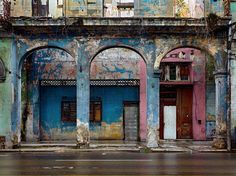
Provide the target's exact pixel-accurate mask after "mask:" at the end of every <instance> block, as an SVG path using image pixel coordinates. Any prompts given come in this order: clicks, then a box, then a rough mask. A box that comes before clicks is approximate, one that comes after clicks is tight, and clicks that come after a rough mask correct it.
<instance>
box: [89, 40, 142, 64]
mask: <svg viewBox="0 0 236 176" xmlns="http://www.w3.org/2000/svg"><path fill="white" fill-rule="evenodd" d="M111 48H126V49H130V50H132V51H134V52H135V53H137V54H138V55H139V56H140V57H141V58H142V59H143V60H144V62H145V64H147V59H146V57H145V56H144V54H143V53H141V52H139V51H138V50H137V49H135V48H133V47H131V46H129V45H123V44H117V45H109V46H102V47H101V48H99V49H98V50H97V51H96V52H95V54H94V55H93V56H92V57H91V59H90V60H89V65H91V63H92V61H93V60H94V58H95V57H96V56H97V55H98V54H99V53H101V52H103V51H105V50H107V49H111Z"/></svg>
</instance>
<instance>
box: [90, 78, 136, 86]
mask: <svg viewBox="0 0 236 176" xmlns="http://www.w3.org/2000/svg"><path fill="white" fill-rule="evenodd" d="M139 82H140V81H139V80H138V79H119V80H115V79H111V80H110V79H106V80H97V79H96V80H90V85H91V86H139Z"/></svg>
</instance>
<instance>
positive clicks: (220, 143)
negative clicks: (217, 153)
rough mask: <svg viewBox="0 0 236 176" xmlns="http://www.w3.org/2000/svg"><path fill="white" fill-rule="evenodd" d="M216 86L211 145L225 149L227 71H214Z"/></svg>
mask: <svg viewBox="0 0 236 176" xmlns="http://www.w3.org/2000/svg"><path fill="white" fill-rule="evenodd" d="M215 84H216V85H215V86H216V134H215V137H214V140H213V147H215V148H217V149H225V148H226V147H227V146H226V141H227V125H226V124H227V103H228V102H227V73H226V72H225V71H217V72H215Z"/></svg>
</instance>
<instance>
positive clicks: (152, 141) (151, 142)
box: [147, 127, 159, 148]
mask: <svg viewBox="0 0 236 176" xmlns="http://www.w3.org/2000/svg"><path fill="white" fill-rule="evenodd" d="M158 138H159V131H158V130H157V129H156V128H151V127H150V128H148V135H147V147H148V148H156V147H158Z"/></svg>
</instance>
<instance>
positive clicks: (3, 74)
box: [0, 58, 6, 82]
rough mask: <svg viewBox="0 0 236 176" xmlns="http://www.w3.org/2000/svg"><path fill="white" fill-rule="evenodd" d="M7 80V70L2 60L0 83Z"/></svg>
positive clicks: (0, 64) (0, 63) (0, 62)
mask: <svg viewBox="0 0 236 176" xmlns="http://www.w3.org/2000/svg"><path fill="white" fill-rule="evenodd" d="M5 79H6V68H5V64H4V62H3V60H2V59H1V58H0V82H3V81H5Z"/></svg>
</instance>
